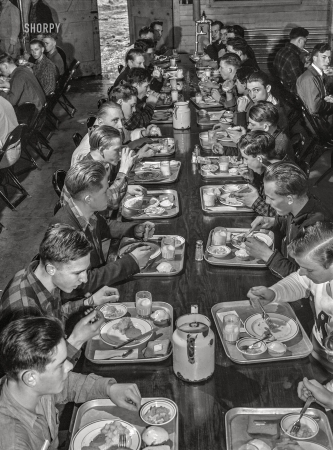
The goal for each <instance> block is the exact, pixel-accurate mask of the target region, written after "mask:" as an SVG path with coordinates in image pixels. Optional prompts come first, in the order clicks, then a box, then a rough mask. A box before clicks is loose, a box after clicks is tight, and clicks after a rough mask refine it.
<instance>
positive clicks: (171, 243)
mask: <svg viewBox="0 0 333 450" xmlns="http://www.w3.org/2000/svg"><path fill="white" fill-rule="evenodd" d="M161 249H162V258H163V259H166V260H169V261H171V260H172V259H175V255H176V239H175V238H174V237H171V236H164V237H163V238H162V243H161Z"/></svg>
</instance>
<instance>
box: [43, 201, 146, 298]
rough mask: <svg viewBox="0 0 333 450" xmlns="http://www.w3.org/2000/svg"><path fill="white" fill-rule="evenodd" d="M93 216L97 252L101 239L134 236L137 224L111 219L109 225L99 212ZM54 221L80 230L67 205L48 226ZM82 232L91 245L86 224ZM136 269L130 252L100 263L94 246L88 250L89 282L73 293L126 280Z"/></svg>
mask: <svg viewBox="0 0 333 450" xmlns="http://www.w3.org/2000/svg"><path fill="white" fill-rule="evenodd" d="M96 216H97V227H96V234H97V238H98V241H99V244H100V250H99V251H101V250H102V240H103V239H111V238H116V239H120V238H122V237H123V236H128V237H134V227H135V225H136V224H133V223H123V222H117V221H115V220H114V221H111V222H110V225H108V224H107V223H106V221H105V220H104V219H103V218H102V217H101V216H100V215H98V214H96ZM56 223H62V224H67V225H71V226H72V227H74V228H75V229H76V230H79V231H83V230H82V228H81V226H80V224H79V222H78V220H77V218H76V217H75V215H74V214H73V212H72V210H71V208H70V207H69V205H66V206H64V207H63V208H61V209H60V210H59V211H58V212H57V214H56V215H55V216H54V217H53V219H52V220H51V223H50V225H53V224H56ZM85 235H86V237H87V239H88V240H89V242H91V244H92V245H93V247H94V241H93V238H92V236H91V233H90V230H89V228H88V227H87V228H86V230H85ZM138 272H140V268H139V266H138V264H137V263H136V261H135V260H134V258H133V257H132V256H130V255H125V256H124V257H123V258H121V259H118V260H117V261H110V262H107V263H106V264H105V265H101V262H100V257H99V253H98V252H97V250H96V249H95V247H94V249H93V250H92V252H91V253H90V269H89V270H88V282H87V283H85V284H84V285H81V286H80V287H79V288H78V289H77V290H76V292H75V293H76V294H77V295H84V294H85V293H87V292H91V293H94V292H96V291H97V290H98V289H100V288H101V287H103V286H113V285H114V283H117V282H119V281H122V280H125V279H126V278H129V277H130V276H132V275H134V274H135V273H138ZM72 294H73V293H71V297H72V298H73V295H72Z"/></svg>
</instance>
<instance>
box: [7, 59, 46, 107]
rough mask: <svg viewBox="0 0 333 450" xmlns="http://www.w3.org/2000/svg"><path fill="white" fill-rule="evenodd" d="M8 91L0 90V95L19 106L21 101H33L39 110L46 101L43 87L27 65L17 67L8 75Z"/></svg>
mask: <svg viewBox="0 0 333 450" xmlns="http://www.w3.org/2000/svg"><path fill="white" fill-rule="evenodd" d="M9 83H10V89H9V92H7V93H5V92H3V91H2V92H0V95H1V96H2V97H3V98H5V99H6V100H8V101H9V103H11V104H12V105H13V106H20V105H22V103H26V102H30V103H33V104H34V105H35V106H36V108H37V109H38V111H40V110H41V109H42V107H43V105H44V103H45V101H46V99H45V94H44V91H43V88H42V87H41V85H40V84H39V82H38V80H37V78H36V77H35V75H34V74H33V73H32V71H31V70H30V69H28V68H27V67H23V66H19V67H17V68H16V69H15V70H14V71H13V72H12V74H11V76H10V80H9Z"/></svg>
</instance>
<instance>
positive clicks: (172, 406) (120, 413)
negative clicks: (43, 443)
mask: <svg viewBox="0 0 333 450" xmlns="http://www.w3.org/2000/svg"><path fill="white" fill-rule="evenodd" d="M151 419H153V420H151ZM157 422H158V424H157V425H154V423H157ZM104 427H105V428H104ZM102 429H104V430H103V431H104V433H101V431H102ZM108 432H109V433H108ZM120 433H121V434H126V449H128V450H141V448H142V446H144V447H149V448H151V447H150V445H153V446H157V445H159V446H160V448H163V449H165V450H178V449H179V412H178V406H177V404H176V403H175V402H173V401H172V400H170V399H168V398H164V397H158V398H156V397H146V398H142V399H141V408H140V410H139V411H129V410H127V409H124V408H121V407H119V406H116V405H115V404H114V403H113V402H112V401H111V400H109V399H96V400H90V401H88V402H86V403H84V404H83V405H81V406H80V407H79V408H78V410H77V413H76V416H75V419H74V424H73V428H72V433H71V443H70V450H83V449H84V448H87V449H88V448H99V446H100V445H103V448H104V445H105V444H106V443H108V444H109V445H111V448H118V443H119V434H120ZM102 434H104V436H103V435H102ZM107 439H108V440H107ZM112 439H114V442H113V441H112ZM92 441H94V442H93V444H95V442H96V444H98V445H97V447H96V444H95V446H92V447H89V445H90V444H91V443H92ZM113 444H115V445H114V447H113V446H112V445H113ZM108 448H109V447H108Z"/></svg>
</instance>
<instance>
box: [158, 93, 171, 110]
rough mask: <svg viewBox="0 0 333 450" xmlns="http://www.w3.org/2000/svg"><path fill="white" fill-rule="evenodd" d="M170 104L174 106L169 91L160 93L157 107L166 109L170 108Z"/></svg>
mask: <svg viewBox="0 0 333 450" xmlns="http://www.w3.org/2000/svg"><path fill="white" fill-rule="evenodd" d="M170 106H172V99H171V95H169V94H167V93H161V94H159V97H158V100H157V103H156V105H155V109H165V108H170Z"/></svg>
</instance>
